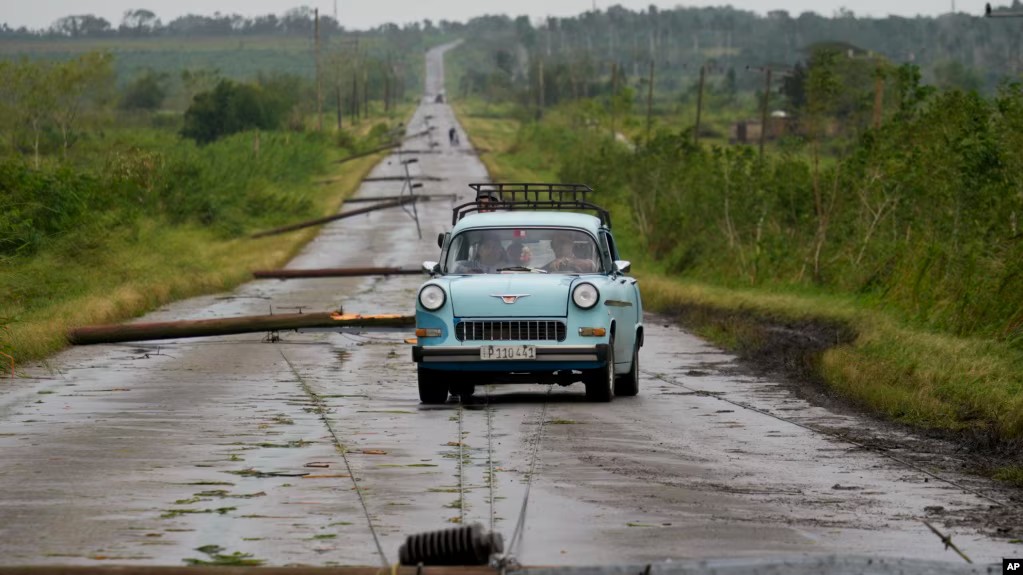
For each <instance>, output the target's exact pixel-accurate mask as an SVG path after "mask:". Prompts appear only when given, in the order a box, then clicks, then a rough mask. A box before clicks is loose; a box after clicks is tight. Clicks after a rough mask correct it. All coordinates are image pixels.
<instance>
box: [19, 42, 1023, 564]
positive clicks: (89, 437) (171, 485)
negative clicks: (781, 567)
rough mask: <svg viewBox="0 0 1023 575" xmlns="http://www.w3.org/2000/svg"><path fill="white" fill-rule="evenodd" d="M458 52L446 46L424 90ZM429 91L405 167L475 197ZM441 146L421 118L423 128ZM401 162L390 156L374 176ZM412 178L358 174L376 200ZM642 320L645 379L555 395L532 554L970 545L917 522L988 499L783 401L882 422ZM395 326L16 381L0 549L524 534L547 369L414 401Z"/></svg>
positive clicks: (528, 535)
mask: <svg viewBox="0 0 1023 575" xmlns="http://www.w3.org/2000/svg"><path fill="white" fill-rule="evenodd" d="M440 65H441V64H440V58H439V52H437V51H434V52H431V53H430V55H429V56H428V70H429V78H428V86H427V91H428V92H429V93H430V94H433V93H436V92H437V90H438V83H437V82H438V78H440V77H441V74H440V73H439V72H440ZM428 100H430V102H428V103H424V104H423V105H422V106H421V107H420V108H419V110H418V111H417V113H416V115H415V118H414V119H413V121H412V122H411V123H410V126H409V128H408V129H409V132H410V133H414V132H418V131H420V130H422V129H423V128H424V127H425V125H426V123H427V122H429V124H430V125H434V126H438V129H437V131H436V132H437V134H438V137H437V142H438V143H440V145H439V146H438V147H437V148H436V150H438V151H439V152H440V153H435V154H421V155H418V156H417V157H418V158H419V163H418V164H414V165H413V166H412V169H413V172H414V173H416V174H420V175H425V176H435V177H441V178H444V180H443V181H439V182H431V181H428V182H426V184H425V187H424V189H423V190H421V192H423V193H450V192H456V193H460V194H462V195H463V199H466V200H467V199H469V195H468V191H469V190H468V188H467V187H466V184H467V183H469V182H473V181H480V180H485V179H486V172H485V169H484V168H483V166H482V164H481V163H480V162H479V160H478V159H477V157H476V156H475V155H474V154H473V153H472V151H471V150H470V149H469V148H468V147H467V144H466V143H467V138H466V137H465V136H464V134H463V135H462V138H461V141H462V143H463V145H462V146H461V147H458V148H452V147H450V146H448V144H447V141H446V140H447V139H446V131H447V129H448V127H450V126H452V125H455V120H454V118H453V116H452V113H451V110H450V108H449V107H447V106H446V105H443V104H434V103H432V98H428ZM427 116H432V118H430V119H429V120H427V118H426V117H427ZM429 145H430V142H429V139H428V138H425V137H424V138H420V139H417V140H412V141H410V142H409V143H408V144H406V147H407V148H415V149H421V150H422V149H429ZM405 157H409V156H405ZM400 170H401V165H400V158H398V156H396V155H395V156H391V157H389V158H388V159H387V160H386V161H384V162H382V163H381V164H380V165H379V166H377V168H376V169H375V170H374V172H373V174H372V175H373V176H393V175H398V174H400V173H401V171H400ZM399 186H400V184H399V183H396V182H372V183H365V184H364V185H363V186H362V188H361V189H360V191H359V194H360V195H361V196H373V195H381V196H383V195H393V194H396V193H397V192H398V190H399ZM451 206H452V202H450V201H432V202H428V203H422V204H420V205H419V215H420V218H421V222H422V225H423V239H422V240H419V239H418V238H417V236H416V230H415V226H414V224H413V223H412V220H411V219H410V218H409V216H408V215H406V214H405V213H403V212H402V211H401V210H388V211H383V212H377V213H373V214H369V215H366V216H362V217H359V218H354V219H348V220H343V221H340V222H334V223H333V224H330V225H328V226H326V227H325V228H324V230H323V232H322V234H321V235H320V236H319V237H318V238H317V239H316V240H315V241H314V242H312V243H310V244H309V245H308V246H307V248H306V249H305V250H304V251H303V252H302V253H301V254H300V255H299V256H298V257H297V258H295V260H293V261H292V262H291V263H290V264H289V267H292V268H307V267H335V266H337V267H341V266H357V265H380V266H384V265H397V266H408V265H416V264H418V262H420V261H422V260H426V259H436V256H437V248H436V243H435V239H436V235H437V233H438V232H441V231H445V230H447V229H449V228H450V223H451V221H450V214H451V212H450V209H451ZM421 281H422V278H420V277H415V276H412V277H409V276H404V277H395V278H351V279H315V280H288V281H274V280H269V281H254V282H250V283H248V284H245V285H244V286H242V287H240V288H239V289H237V290H236V291H234V292H232V293H229V294H221V295H217V296H210V297H201V298H194V299H191V300H187V301H182V302H178V303H175V304H173V305H170V306H167V307H166V308H165V309H162V310H159V311H157V312H155V313H152V314H150V315H148V316H146V317H145V318H143V319H142V321H161V320H169V319H191V318H209V317H221V316H231V315H247V314H262V313H266V311H267V310H268V309H269V308H271V307H272V308H273V309H274V310H280V311H282V312H284V311H291V309H290V308H294V307H295V306H304V307H305V308H306V309H309V310H317V311H320V310H327V309H336V308H337V307H338V306H342V305H343V307H344V309H345V311H348V312H362V313H374V312H402V313H411V311H412V306H413V298H414V297H415V293H416V289H417V287H418V285H419V284H420V282H421ZM647 324H648V329H647V338H646V340H647V346H646V347H645V348H644V349H643V351H642V362H643V366H644V370H645V371H646V372H647V373H646V375H645V378H644V380H643V382H642V383H641V391H640V395H639V396H638V397H635V398H619V399H617V400H616V401H614V402H613V403H611V404H590V403H586V402H585V401H584V399H583V390H582V387H581V386H580V385H575V386H571V387H568V388H560V387H555V388H554V389H552V390H551V391H550V397H549V402H547V409H546V417H545V418H544V425H543V427H542V431H543V434H542V443H541V448H540V449H539V459H538V462H537V469H536V470H535V472H534V475H533V478H534V480H533V486H532V492H531V497H530V499H529V506H528V514H527V518H526V522H525V531H524V536H523V540H522V546H521V548H520V549H518V550H517V551H518V553H517V557H518V559H519V560H520V561H521V562H522V563H524V564H594V563H624V562H645V561H656V560H663V559H666V558H673V559H682V558H702V557H754V556H763V555H800V554H828V553H842V554H847V553H848V554H859V555H882V556H895V557H915V558H927V559H937V560H946V561H954V562H958V561H960V559H958V557H957V556H955V555H954V554H953V553H952V552H951V551H944V550H943V548H942V545H941V543H940V541H939V540H938V539H937V537H935V536H934V535H933V534H932V533H930V532H929V531H928V530H927V528H926V527H925V526H924V525H923V524H922V523H921V522H920V518H921V517H925V516H926V512H925V508H927V507H935V506H941V507H943V508H945V509H946V510H949V511H954V510H959V509H973V508H986V507H987V505H988V504H989V502H988V501H985V500H983V499H981V498H979V497H977V496H976V495H973V494H970V493H966V492H963V491H962V490H961V489H958V488H956V487H954V486H952V485H949V484H947V483H944V482H941V481H938V480H935V479H934V478H932V477H928V476H927V475H926V474H924V473H922V472H921V471H920V470H917V469H912V468H909V467H906V466H904V465H902V464H900V463H898V462H895V461H893V460H891V459H888V458H885V457H882V456H879V455H877V454H876V453H874V452H871V451H866V450H862V449H860V448H858V447H857V446H855V445H851V444H849V443H845V442H843V441H840V440H837V439H833V438H831V437H829V436H827V435H822V434H818V433H815V432H813V431H810V430H808V429H806V428H803V427H799V426H797V425H794V424H793V423H790V422H787V421H785V420H782V419H778V418H776V417H774V416H781V417H783V418H786V419H789V420H791V421H794V422H796V423H801V424H808V425H819V426H828V427H839V428H840V427H853V428H855V427H857V426H862V425H865V424H866V423H865V422H864V421H861V420H857V419H856V418H855V417H853V416H849V415H840V414H835V413H831V412H828V411H827V410H825V409H822V408H817V407H812V406H810V405H808V404H806V403H805V402H804V401H802V400H799V399H796V398H794V397H793V396H792V395H791V394H790V393H789V391H788V390H787V388H786V387H784V386H781V385H779V384H778V383H777V382H773V381H770V380H764V379H761V378H754V377H750V376H742V375H736V373H737V372H738V370H737V369H736V365H735V359H734V358H733V357H731V356H729V355H728V354H725V353H722V352H721V351H719V350H717V349H715V348H713V347H711V346H709V345H707V344H706V343H704V342H702V341H701V340H699V339H697V338H695V337H693V336H691V335H689V334H687V333H685V332H684V331H682V330H680V329H678V328H676V327H673V326H671V325H668V324H667V323H666V322H665V320H663V319H662V318H658V317H655V316H649V317H648V318H647ZM403 337H405V335H404V334H367V335H350V334H349V335H345V334H336V333H302V334H293V333H285V334H282V341H281V342H278V343H272V344H271V343H264V342H263V341H262V339H263V338H262V336H260V335H245V336H233V337H222V338H208V339H193V340H178V341H168V342H160V343H151V344H145V345H108V346H97V347H89V348H77V349H71V350H69V351H67V352H64V353H61V354H59V355H58V356H56V357H54V358H52V359H51V360H50V361H48V362H46V363H45V364H44V365H39V366H34V367H31V368H29V369H28V370H27V372H28V373H29V375H30V376H31V377H28V378H23V379H17V380H13V381H5V382H4V383H3V384H2V385H0V454H2V456H0V563H2V564H8V565H9V564H60V563H65V564H109V563H126V564H168V565H181V564H183V563H182V562H183V561H184V560H187V559H189V558H195V559H208V558H209V557H208V554H206V553H204V552H202V551H198V550H197V549H198V548H200V547H204V546H209V545H217V546H219V547H220V548H221V549H222V550H221V551H220V553H221V554H231V553H235V552H239V553H248V554H251V555H252V556H253V557H254V558H257V559H261V560H263V561H265V562H266V564H271V565H289V564H311V565H332V564H368V565H377V564H380V563H381V562H382V559H381V557H380V556H379V554H378V552H377V548H376V545H375V543H374V540H373V537H372V534H371V530H370V526H371V525H372V527H373V528H374V529H375V531H376V533H377V535H378V536H379V538H380V542H381V548H382V550H383V552H384V554H385V555H386V559H387V560H388V561H391V562H393V561H395V560H396V558H397V548H398V546H399V545H400V543H401V542H402V541H403V539H404V536H405V535H406V534H410V533H415V532H419V531H425V530H432V529H438V528H445V527H450V526H452V525H453V524H454V523H456V522H464V523H468V522H473V521H479V522H481V523H483V524H484V525H488V526H489V525H491V524H492V525H493V526H494V527H495V528H496V529H497V530H499V531H501V532H502V533H504V535H505V537H506V539H507V538H508V537H510V536H511V533H512V530H513V528H514V525H515V522H516V520H517V518H518V517H519V512H520V508H521V505H522V496H523V492H524V487H525V478H526V476H527V473H528V471H529V463H530V459H529V454H530V453H531V448H532V446H533V442H534V441H535V440H536V439H537V437H538V431H539V430H540V417H541V414H542V413H543V406H544V404H545V399H547V388H546V387H541V386H507V387H498V386H492V387H491V388H490V389H489V390H487V389H480V391H479V392H478V397H477V398H476V400H475V401H473V402H472V403H471V404H467V405H464V406H463V405H458V404H456V403H449V404H448V405H444V406H429V407H427V406H421V405H420V404H419V402H418V397H417V392H416V385H415V370H414V364H413V363H412V361H411V354H410V350H409V346H408V345H407V344H405V343H404V342H403V341H402V340H403ZM722 398H724V399H722ZM725 399H728V400H732V401H734V402H737V403H741V404H749V405H754V406H756V407H757V408H758V409H759V410H760V411H754V410H749V409H744V408H743V407H741V406H739V405H736V404H734V403H728V402H726V401H725ZM765 412H767V413H765ZM488 424H489V428H490V429H491V433H489V434H488V432H487V431H488ZM340 446H343V447H344V448H345V449H344V451H345V455H342V453H341V450H340V449H339V447H340ZM349 471H351V472H352V474H354V479H355V480H357V481H358V484H359V486H360V487H361V495H362V498H361V499H360V496H359V492H357V491H356V490H355V489H354V485H355V484H354V482H353V478H352V477H351V474H350V473H349ZM491 477H492V482H491V481H489V478H491ZM951 478H952V479H963V478H958V477H951ZM963 480H965V479H963ZM968 481H969V482H970V484H971V485H978V482H977V480H975V479H970V480H968ZM979 485H980V486H981V487H984V485H983V484H982V483H981V484H979ZM952 532H953V535H954V538H955V541H956V543H957V544H958V545H959V546H960V547H962V548H963V549H964V550H965V551H967V552H968V553H969V554H970V555H971V556H972V557H973V558H974V559H975V560H978V561H982V562H989V561H997V560H998V559H999V558H1001V557H1003V556H1014V555H1015V556H1018V555H1020V554H1021V548H1020V546H1019V545H1014V544H1011V543H1007V542H1005V541H1004V540H997V539H991V538H989V537H986V536H985V535H983V534H981V533H979V532H976V531H973V530H971V529H967V528H955V529H953V530H952ZM207 549H209V548H207Z"/></svg>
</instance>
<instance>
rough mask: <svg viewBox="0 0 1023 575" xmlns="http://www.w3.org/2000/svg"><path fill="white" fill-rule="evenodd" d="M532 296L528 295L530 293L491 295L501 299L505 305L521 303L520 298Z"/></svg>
mask: <svg viewBox="0 0 1023 575" xmlns="http://www.w3.org/2000/svg"><path fill="white" fill-rule="evenodd" d="M530 295H532V294H528V293H517V294H497V293H492V294H490V297H496V298H500V299H501V301H503V302H504V303H507V304H513V303H515V302H517V301H519V299H520V298H524V297H529V296H530Z"/></svg>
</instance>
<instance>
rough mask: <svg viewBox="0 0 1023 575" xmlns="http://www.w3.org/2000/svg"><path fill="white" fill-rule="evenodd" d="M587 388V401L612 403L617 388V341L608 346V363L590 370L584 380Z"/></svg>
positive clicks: (612, 341) (612, 339) (610, 342)
mask: <svg viewBox="0 0 1023 575" xmlns="http://www.w3.org/2000/svg"><path fill="white" fill-rule="evenodd" d="M583 384H584V385H585V386H586V399H589V400H590V401H596V402H600V403H606V402H608V401H611V399H612V398H613V397H614V387H615V340H614V337H612V338H611V341H609V342H608V345H607V363H606V364H605V365H604V366H603V367H599V368H597V369H593V370H590V371H589V373H587V374H586V379H584V380H583Z"/></svg>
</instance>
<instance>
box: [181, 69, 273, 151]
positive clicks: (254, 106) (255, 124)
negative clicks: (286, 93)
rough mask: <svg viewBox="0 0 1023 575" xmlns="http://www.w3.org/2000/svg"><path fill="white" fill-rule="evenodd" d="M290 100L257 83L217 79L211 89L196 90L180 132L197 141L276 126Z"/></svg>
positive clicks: (205, 141) (206, 142)
mask: <svg viewBox="0 0 1023 575" xmlns="http://www.w3.org/2000/svg"><path fill="white" fill-rule="evenodd" d="M291 104H292V103H291V102H286V101H282V100H281V99H280V97H279V96H277V95H275V94H268V93H267V92H266V91H265V90H263V89H261V88H260V87H259V86H257V85H252V84H236V83H234V82H232V81H230V80H221V81H220V83H219V84H217V87H216V88H214V89H213V90H212V91H209V92H203V93H201V94H198V95H197V96H196V97H195V99H194V100H193V101H192V105H191V106H189V107H188V110H186V111H185V126H184V128H182V130H181V135H182V136H184V137H186V138H192V139H193V140H195V141H196V142H198V143H199V144H208V143H210V142H213V141H215V140H217V139H219V138H222V137H224V136H227V135H230V134H234V133H236V132H242V131H244V130H251V129H254V128H258V129H261V130H272V129H276V128H279V127H280V125H281V122H282V121H283V119H284V117H285V115H286V113H287V111H288V110H289V109H290V107H291Z"/></svg>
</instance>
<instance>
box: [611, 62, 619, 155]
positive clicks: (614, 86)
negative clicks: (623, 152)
mask: <svg viewBox="0 0 1023 575" xmlns="http://www.w3.org/2000/svg"><path fill="white" fill-rule="evenodd" d="M617 94H618V63H617V62H611V139H612V140H614V139H615V120H616V119H617V115H618V108H617V106H616V102H615V96H616V95H617Z"/></svg>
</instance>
